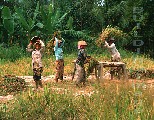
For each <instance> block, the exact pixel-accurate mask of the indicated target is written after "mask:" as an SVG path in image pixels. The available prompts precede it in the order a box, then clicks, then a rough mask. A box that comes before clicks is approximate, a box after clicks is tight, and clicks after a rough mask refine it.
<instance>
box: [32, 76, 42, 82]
mask: <svg viewBox="0 0 154 120" xmlns="http://www.w3.org/2000/svg"><path fill="white" fill-rule="evenodd" d="M33 79H34V81H38V80H41V76H38V75H33Z"/></svg>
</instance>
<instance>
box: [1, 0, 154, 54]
mask: <svg viewBox="0 0 154 120" xmlns="http://www.w3.org/2000/svg"><path fill="white" fill-rule="evenodd" d="M0 3H1V6H0V16H1V17H0V43H5V44H7V45H9V46H10V45H12V44H14V43H18V44H19V45H20V47H22V48H24V49H25V47H26V46H27V43H28V41H29V39H30V38H31V37H32V36H34V35H38V36H40V37H41V38H42V39H43V40H44V41H45V43H47V42H48V41H50V40H51V39H52V36H53V33H54V32H55V31H57V30H59V31H61V34H62V36H63V37H64V38H65V39H66V40H67V42H66V45H69V44H70V42H71V44H72V45H76V43H77V41H78V40H79V39H85V40H86V41H88V43H89V44H90V46H91V47H92V48H95V49H97V46H95V47H94V46H93V45H94V44H95V40H97V38H99V35H100V34H101V32H102V30H105V29H106V28H107V26H108V25H111V26H112V27H113V28H115V27H116V28H120V30H121V31H122V32H124V33H126V34H127V38H126V39H125V40H124V41H125V43H127V44H126V45H125V48H128V49H129V50H131V49H132V47H134V46H133V40H134V39H140V40H143V41H144V45H143V46H142V53H148V54H150V55H151V56H153V53H154V52H153V50H154V49H153V44H154V41H153V37H154V31H153V25H154V20H153V19H154V18H153V14H154V12H153V11H152V8H153V7H154V6H153V5H154V4H153V3H154V1H152V0H140V1H138V0H125V1H122V0H116V1H113V0H91V1H89V0H75V1H74V0H65V2H61V0H1V2H0ZM137 9H140V10H141V11H140V12H139V13H137V12H136V11H135V10H137ZM135 17H141V19H140V20H136V18H135ZM135 35H138V36H137V37H136V36H135ZM83 36H84V37H83ZM126 41H127V42H126ZM91 43H92V44H91ZM118 45H119V46H121V45H120V44H118ZM90 46H89V47H90ZM67 48H68V51H67V52H69V51H70V49H74V48H75V47H73V48H69V47H67ZM134 49H137V48H135V47H134Z"/></svg>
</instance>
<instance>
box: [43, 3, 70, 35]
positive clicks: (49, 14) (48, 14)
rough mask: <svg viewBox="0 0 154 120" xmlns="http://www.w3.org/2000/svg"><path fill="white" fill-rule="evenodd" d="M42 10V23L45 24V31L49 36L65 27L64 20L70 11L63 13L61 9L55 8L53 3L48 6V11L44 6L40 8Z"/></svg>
mask: <svg viewBox="0 0 154 120" xmlns="http://www.w3.org/2000/svg"><path fill="white" fill-rule="evenodd" d="M40 12H41V17H42V23H43V25H44V33H46V35H47V36H50V35H52V34H53V33H54V31H56V30H62V29H63V25H62V22H63V21H64V19H65V18H66V16H67V15H68V13H69V12H68V13H64V14H63V15H61V13H60V10H59V9H55V10H54V9H53V5H52V4H50V5H49V6H48V11H46V9H44V7H43V6H42V7H41V8H40Z"/></svg>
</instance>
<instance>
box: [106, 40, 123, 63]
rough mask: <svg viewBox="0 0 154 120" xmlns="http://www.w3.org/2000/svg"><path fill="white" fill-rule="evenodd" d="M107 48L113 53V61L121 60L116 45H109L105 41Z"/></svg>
mask: <svg viewBox="0 0 154 120" xmlns="http://www.w3.org/2000/svg"><path fill="white" fill-rule="evenodd" d="M105 47H107V48H108V49H109V51H110V53H111V56H112V59H113V60H119V59H121V57H120V53H119V52H118V50H117V49H116V46H115V44H114V43H112V44H111V45H109V44H108V43H107V42H106V41H105Z"/></svg>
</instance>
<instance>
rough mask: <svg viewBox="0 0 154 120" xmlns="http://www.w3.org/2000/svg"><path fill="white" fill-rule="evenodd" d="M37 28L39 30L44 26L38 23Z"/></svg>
mask: <svg viewBox="0 0 154 120" xmlns="http://www.w3.org/2000/svg"><path fill="white" fill-rule="evenodd" d="M36 26H37V27H39V28H43V26H44V25H43V24H42V23H37V24H36Z"/></svg>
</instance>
